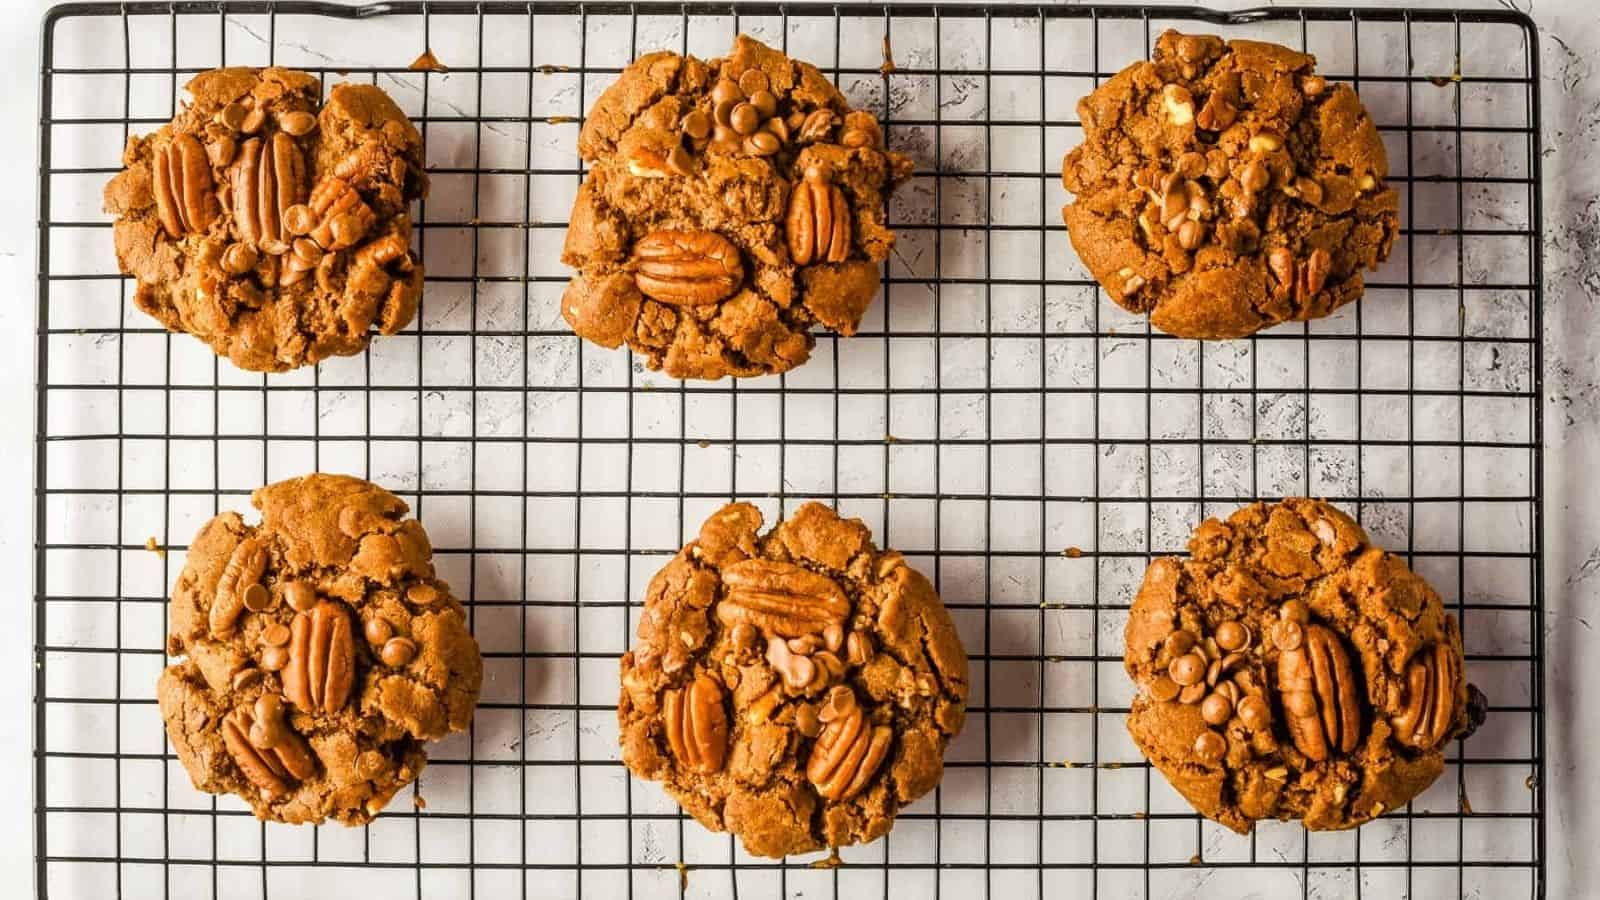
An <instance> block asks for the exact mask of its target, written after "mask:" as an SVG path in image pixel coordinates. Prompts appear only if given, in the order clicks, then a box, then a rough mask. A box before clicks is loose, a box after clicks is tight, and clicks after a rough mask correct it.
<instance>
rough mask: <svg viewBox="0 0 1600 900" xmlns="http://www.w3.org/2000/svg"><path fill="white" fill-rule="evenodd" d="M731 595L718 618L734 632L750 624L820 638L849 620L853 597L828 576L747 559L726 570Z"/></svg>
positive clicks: (771, 631)
mask: <svg viewBox="0 0 1600 900" xmlns="http://www.w3.org/2000/svg"><path fill="white" fill-rule="evenodd" d="M722 583H723V585H725V586H726V587H727V589H728V594H727V596H726V597H725V598H724V599H723V601H722V602H721V603H719V604H717V619H718V621H720V622H722V624H723V625H725V626H727V627H729V628H732V627H733V626H735V625H737V624H738V623H740V622H748V623H750V624H751V625H754V626H756V627H757V628H760V629H761V630H762V631H765V632H767V633H769V634H775V635H778V636H779V637H785V638H791V637H801V636H803V635H807V634H817V633H819V632H821V631H822V630H823V629H825V628H827V627H828V626H829V625H832V624H836V623H842V622H844V620H845V619H847V618H848V617H849V616H850V598H849V597H847V596H845V593H844V591H843V590H841V589H840V588H839V586H838V585H837V584H835V583H834V582H833V579H831V578H829V577H827V576H826V575H819V574H817V573H816V572H812V571H811V570H809V569H802V568H800V567H799V566H797V565H794V564H793V563H786V562H774V561H772V560H765V559H744V560H740V561H739V562H736V563H733V564H732V565H729V566H727V567H726V568H724V569H723V570H722Z"/></svg>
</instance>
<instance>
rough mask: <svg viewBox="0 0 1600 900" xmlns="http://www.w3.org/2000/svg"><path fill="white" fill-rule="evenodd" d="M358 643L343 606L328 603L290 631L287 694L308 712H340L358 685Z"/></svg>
mask: <svg viewBox="0 0 1600 900" xmlns="http://www.w3.org/2000/svg"><path fill="white" fill-rule="evenodd" d="M355 659H356V651H355V640H354V638H353V637H352V635H351V629H350V617H349V616H348V615H346V614H345V611H344V607H343V606H342V605H341V604H338V603H335V602H332V601H329V600H324V601H322V602H320V603H318V604H317V605H316V606H313V607H311V609H309V610H306V611H305V612H301V613H296V614H295V617H294V623H293V624H292V625H291V626H290V627H289V664H288V665H287V666H285V667H284V669H283V693H284V695H285V696H287V697H288V698H289V702H290V703H293V704H294V705H295V706H298V707H300V708H301V709H303V710H305V711H306V712H329V713H334V712H338V711H339V710H340V709H342V708H344V702H345V700H346V699H348V698H349V696H350V686H351V685H352V684H353V683H354V681H355V671H356V670H355Z"/></svg>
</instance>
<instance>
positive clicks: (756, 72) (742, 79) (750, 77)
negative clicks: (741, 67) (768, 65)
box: [739, 69, 771, 98]
mask: <svg viewBox="0 0 1600 900" xmlns="http://www.w3.org/2000/svg"><path fill="white" fill-rule="evenodd" d="M770 86H771V82H769V81H768V80H767V73H765V72H763V71H761V70H760V69H750V70H748V71H746V72H745V73H744V74H743V75H740V76H739V90H741V91H744V93H745V96H747V97H752V98H753V97H755V95H756V94H758V93H760V92H762V91H765V90H766V89H767V88H768V87H770Z"/></svg>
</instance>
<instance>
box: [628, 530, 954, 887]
mask: <svg viewBox="0 0 1600 900" xmlns="http://www.w3.org/2000/svg"><path fill="white" fill-rule="evenodd" d="M761 525H762V517H761V513H760V512H759V511H758V510H757V509H756V508H755V507H753V506H751V505H749V504H747V503H734V504H730V505H728V506H725V507H723V508H722V509H721V510H719V511H717V512H716V513H714V514H713V515H712V516H711V517H710V518H709V519H707V520H706V522H705V524H704V525H703V526H702V527H701V529H700V535H699V537H698V539H696V540H694V541H692V542H690V543H689V544H688V546H686V547H684V548H683V550H682V551H681V552H680V553H679V554H678V555H677V556H676V557H675V558H674V559H673V560H672V562H670V563H668V564H667V566H666V567H665V568H663V569H662V570H661V571H660V572H659V573H658V574H657V575H656V576H655V578H654V579H652V580H651V582H650V587H649V589H648V592H647V594H646V596H645V601H644V611H643V613H642V615H641V617H640V620H639V633H638V642H637V643H636V644H635V645H634V648H633V649H632V650H631V651H629V652H628V653H626V654H624V655H623V657H622V693H621V697H620V699H619V700H618V706H617V720H618V723H619V725H620V728H621V741H622V759H623V762H624V763H626V764H627V766H628V768H629V769H630V770H632V771H633V773H634V774H636V775H638V776H640V777H641V778H646V779H650V780H653V781H660V782H662V783H663V785H664V786H665V788H666V790H667V793H669V794H670V795H672V797H673V798H675V799H676V800H677V801H678V802H679V803H681V804H682V805H683V807H684V809H686V810H687V811H688V812H689V813H691V814H692V815H693V816H694V817H695V818H696V819H698V820H700V822H701V823H702V824H704V825H705V826H706V827H707V828H711V829H713V830H715V831H730V832H733V833H734V834H736V835H738V836H739V838H740V840H741V841H743V843H744V846H745V849H746V850H748V851H749V852H750V853H753V854H756V855H758V856H769V857H777V856H783V855H785V854H790V853H803V852H806V851H810V850H819V849H823V848H825V847H842V846H846V845H849V844H856V843H861V842H865V841H870V840H874V839H876V838H878V837H880V836H882V835H884V834H886V833H887V832H888V831H889V829H890V827H891V826H892V825H893V824H894V817H895V815H896V813H898V812H899V810H900V809H901V808H902V807H904V806H905V805H907V804H909V803H911V802H912V801H914V800H916V799H917V798H918V797H921V796H922V795H923V794H925V793H927V792H928V791H930V790H932V789H933V788H934V786H935V785H937V784H938V783H939V779H940V777H941V776H942V774H943V771H944V750H945V746H946V745H947V744H948V743H949V741H950V740H951V739H952V738H953V737H954V736H955V735H956V734H957V733H958V732H960V730H961V726H962V722H963V720H964V716H965V710H966V699H967V690H968V679H967V656H966V651H965V650H963V649H962V646H961V640H960V638H959V636H958V635H957V634H956V629H955V626H954V625H953V624H952V623H951V621H950V617H949V614H948V613H947V612H946V611H945V608H944V605H943V604H942V603H941V602H940V601H939V598H938V596H937V595H936V594H935V593H934V591H933V587H932V585H930V584H929V583H928V580H927V579H926V578H924V577H923V576H922V575H921V574H920V573H918V572H917V571H915V570H914V569H912V568H910V567H909V566H907V565H906V563H905V560H904V559H903V558H902V557H901V556H900V554H899V553H896V552H894V551H883V552H880V551H878V550H877V548H875V547H874V546H873V544H872V540H871V535H870V534H869V533H868V531H867V528H866V526H864V525H862V524H861V522H860V521H859V520H856V519H842V518H840V517H839V516H838V515H837V514H836V513H834V511H833V510H831V509H829V508H828V507H826V506H822V505H821V504H817V503H808V504H806V505H804V506H802V507H800V508H799V509H798V510H796V511H795V513H794V515H793V516H791V517H790V518H789V519H787V520H785V521H783V522H781V523H779V524H778V525H776V526H775V527H773V529H772V530H771V531H770V532H768V533H767V534H766V535H761V534H760V533H759V529H760V528H761Z"/></svg>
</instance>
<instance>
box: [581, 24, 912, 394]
mask: <svg viewBox="0 0 1600 900" xmlns="http://www.w3.org/2000/svg"><path fill="white" fill-rule="evenodd" d="M578 152H579V154H581V155H582V156H583V158H584V159H585V160H588V161H589V162H590V163H592V168H591V169H590V170H589V175H588V177H587V178H586V179H584V182H583V186H582V187H581V188H580V189H579V191H578V197H577V200H576V201H575V202H574V203H573V207H572V217H571V223H570V224H569V226H568V228H567V238H566V246H565V247H564V248H563V251H562V256H561V258H562V261H563V262H565V263H566V264H567V265H569V266H572V267H573V268H576V269H578V270H579V272H578V275H577V276H576V277H574V278H573V279H572V281H571V282H570V283H569V284H568V285H567V289H566V292H565V294H564V295H563V296H562V298H561V315H562V317H563V318H565V319H566V320H567V324H569V325H571V326H572V330H573V331H575V332H576V333H577V334H578V335H579V336H580V337H583V338H586V339H588V340H591V341H594V342H595V343H597V344H600V345H601V346H604V347H616V346H619V345H621V344H624V343H626V344H627V345H628V346H629V347H631V348H633V350H634V351H635V352H637V353H639V354H641V355H642V356H644V357H645V361H646V363H647V364H648V365H649V366H650V368H652V369H661V370H664V371H665V372H666V373H667V374H668V375H671V376H673V377H674V378H705V379H717V378H722V377H723V376H725V375H741V376H748V375H763V374H771V373H775V372H784V371H787V370H789V369H792V368H794V367H795V366H797V365H799V364H801V363H803V362H805V361H806V359H807V358H808V357H809V356H810V354H811V348H812V346H813V345H814V344H815V343H816V339H815V338H814V337H813V336H812V334H811V328H812V326H813V325H822V326H824V327H827V328H832V329H833V330H835V331H837V332H839V333H841V334H846V335H848V334H853V333H855V330H856V326H857V325H859V324H860V322H861V316H862V314H863V313H865V312H866V309H867V306H868V305H869V304H870V303H871V302H872V297H873V295H874V294H876V293H877V290H878V264H879V263H881V262H882V261H883V260H884V259H885V258H887V256H888V254H889V248H890V247H891V246H892V245H893V243H894V233H893V232H892V231H890V230H889V229H888V227H887V226H885V225H884V217H883V203H884V195H885V194H886V193H887V192H888V191H889V190H890V189H891V188H892V187H893V186H894V185H895V184H896V183H898V182H900V181H902V180H904V179H905V178H907V177H909V176H910V174H911V161H910V160H909V159H907V158H906V157H905V156H902V155H901V154H899V153H894V152H890V151H888V150H886V149H884V144H883V132H882V131H881V129H879V127H878V122H877V119H875V118H873V116H872V114H871V113H867V112H862V111H859V110H853V109H851V108H850V106H849V104H847V103H846V102H845V99H844V95H842V94H840V93H839V91H838V89H836V88H835V87H834V86H833V84H832V83H830V82H829V81H828V80H827V79H826V78H824V77H823V75H822V73H821V72H819V71H817V69H816V67H815V66H812V65H809V64H807V63H803V62H798V61H795V60H791V59H789V58H788V57H787V56H784V55H783V54H782V53H779V52H778V51H776V50H773V49H772V48H770V47H767V46H766V45H764V44H762V43H760V42H758V41H755V40H752V39H751V38H748V37H745V36H744V35H740V36H739V38H738V40H737V41H735V43H734V47H733V52H732V53H731V54H729V55H728V56H727V57H726V58H722V59H713V60H709V61H703V60H699V59H696V58H695V57H693V56H678V55H677V54H674V53H667V52H658V53H649V54H646V55H644V56H642V57H640V58H639V59H638V60H637V61H635V62H634V63H633V65H631V66H629V67H628V68H626V69H624V70H623V72H622V74H621V75H620V76H618V78H617V80H616V82H615V83H614V84H612V85H611V86H610V87H609V88H607V89H606V91H605V93H603V94H601V95H600V99H599V100H598V101H596V102H595V104H594V108H593V109H591V110H590V111H589V117H588V119H587V120H586V121H585V122H584V125H583V131H582V132H581V133H580V134H579V136H578Z"/></svg>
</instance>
